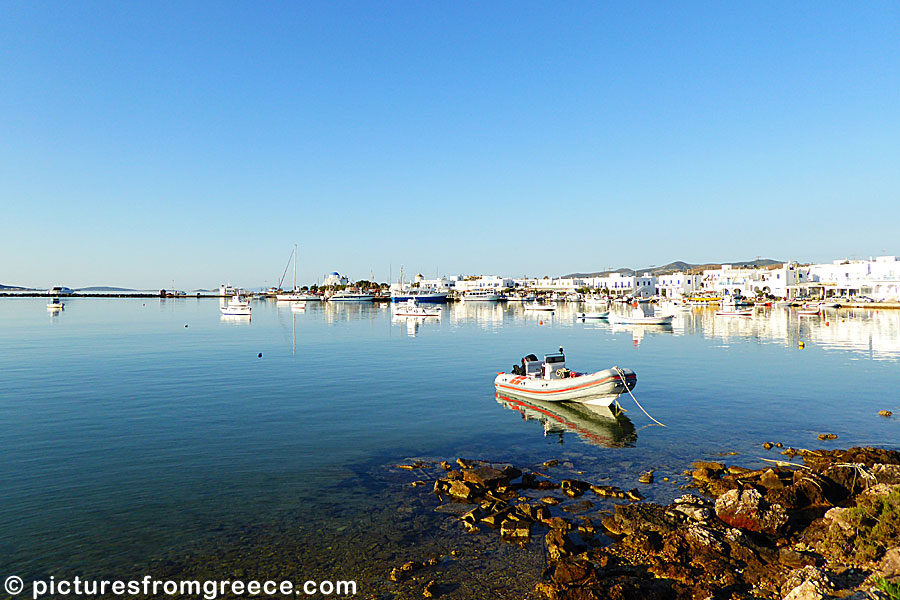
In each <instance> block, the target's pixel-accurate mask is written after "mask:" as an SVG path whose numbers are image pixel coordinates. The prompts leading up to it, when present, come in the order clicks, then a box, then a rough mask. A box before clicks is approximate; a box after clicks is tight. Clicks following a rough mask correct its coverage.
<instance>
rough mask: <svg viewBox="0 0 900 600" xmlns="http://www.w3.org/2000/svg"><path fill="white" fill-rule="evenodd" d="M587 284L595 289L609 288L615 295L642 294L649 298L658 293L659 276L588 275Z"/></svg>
mask: <svg viewBox="0 0 900 600" xmlns="http://www.w3.org/2000/svg"><path fill="white" fill-rule="evenodd" d="M583 283H584V285H585V286H587V287H589V288H591V289H595V290H609V293H610V295H613V296H625V295H631V296H640V297H643V298H649V297H650V296H653V295H655V294H656V285H657V278H656V276H655V275H651V274H650V273H644V274H643V275H623V274H622V273H610V274H609V275H607V276H605V277H588V278H587V279H584V280H583Z"/></svg>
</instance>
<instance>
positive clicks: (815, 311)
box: [797, 307, 821, 317]
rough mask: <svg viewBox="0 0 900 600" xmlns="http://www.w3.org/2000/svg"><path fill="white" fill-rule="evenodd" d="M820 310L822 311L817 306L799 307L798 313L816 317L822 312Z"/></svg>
mask: <svg viewBox="0 0 900 600" xmlns="http://www.w3.org/2000/svg"><path fill="white" fill-rule="evenodd" d="M820 312H821V311H820V310H819V308H818V307H816V308H798V309H797V314H798V315H801V316H804V317H814V316H816V315H818V314H820Z"/></svg>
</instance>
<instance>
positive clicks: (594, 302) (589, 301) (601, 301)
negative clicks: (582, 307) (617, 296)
mask: <svg viewBox="0 0 900 600" xmlns="http://www.w3.org/2000/svg"><path fill="white" fill-rule="evenodd" d="M584 303H585V304H586V305H587V306H606V305H608V304H609V300H608V299H607V298H600V297H597V296H591V297H589V298H585V299H584Z"/></svg>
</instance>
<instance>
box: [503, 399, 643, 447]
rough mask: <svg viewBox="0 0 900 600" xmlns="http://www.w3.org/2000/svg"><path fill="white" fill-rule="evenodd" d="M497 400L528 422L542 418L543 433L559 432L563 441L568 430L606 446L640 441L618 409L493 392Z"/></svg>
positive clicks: (632, 426)
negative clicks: (516, 396)
mask: <svg viewBox="0 0 900 600" xmlns="http://www.w3.org/2000/svg"><path fill="white" fill-rule="evenodd" d="M494 397H495V398H496V400H497V402H498V403H500V404H502V405H503V406H505V407H506V408H508V409H510V410H515V411H517V412H518V413H519V414H521V415H522V418H523V419H524V420H526V421H532V420H533V421H539V422H540V423H541V425H543V427H544V435H545V436H547V435H550V434H554V435H558V436H559V442H560V443H562V442H563V434H564V433H565V432H567V431H569V432H572V433H574V434H576V435H577V436H578V437H579V438H581V440H582V441H585V442H587V443H588V444H593V445H595V446H603V447H605V448H619V447H622V446H630V445H632V444H634V442H635V441H636V440H637V433H635V431H634V425H633V424H632V423H631V420H630V419H629V418H628V417H626V416H625V413H623V412H622V411H621V410H620V409H619V408H617V407H616V406H615V405H612V406H593V405H590V404H583V403H576V402H541V401H540V400H523V399H521V398H513V397H511V396H506V395H504V394H500V393H496V394H495V395H494Z"/></svg>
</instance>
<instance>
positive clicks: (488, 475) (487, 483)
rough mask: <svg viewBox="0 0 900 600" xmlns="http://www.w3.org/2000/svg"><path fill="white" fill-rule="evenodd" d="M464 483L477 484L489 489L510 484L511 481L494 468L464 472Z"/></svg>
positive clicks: (479, 468) (481, 468) (478, 468)
mask: <svg viewBox="0 0 900 600" xmlns="http://www.w3.org/2000/svg"><path fill="white" fill-rule="evenodd" d="M463 481H468V482H469V483H476V484H478V485H480V486H482V487H485V488H488V489H490V488H496V487H497V486H499V485H505V484H507V483H509V479H507V477H506V475H504V474H503V472H502V471H499V470H497V469H494V468H493V467H477V468H475V469H466V470H464V471H463Z"/></svg>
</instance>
